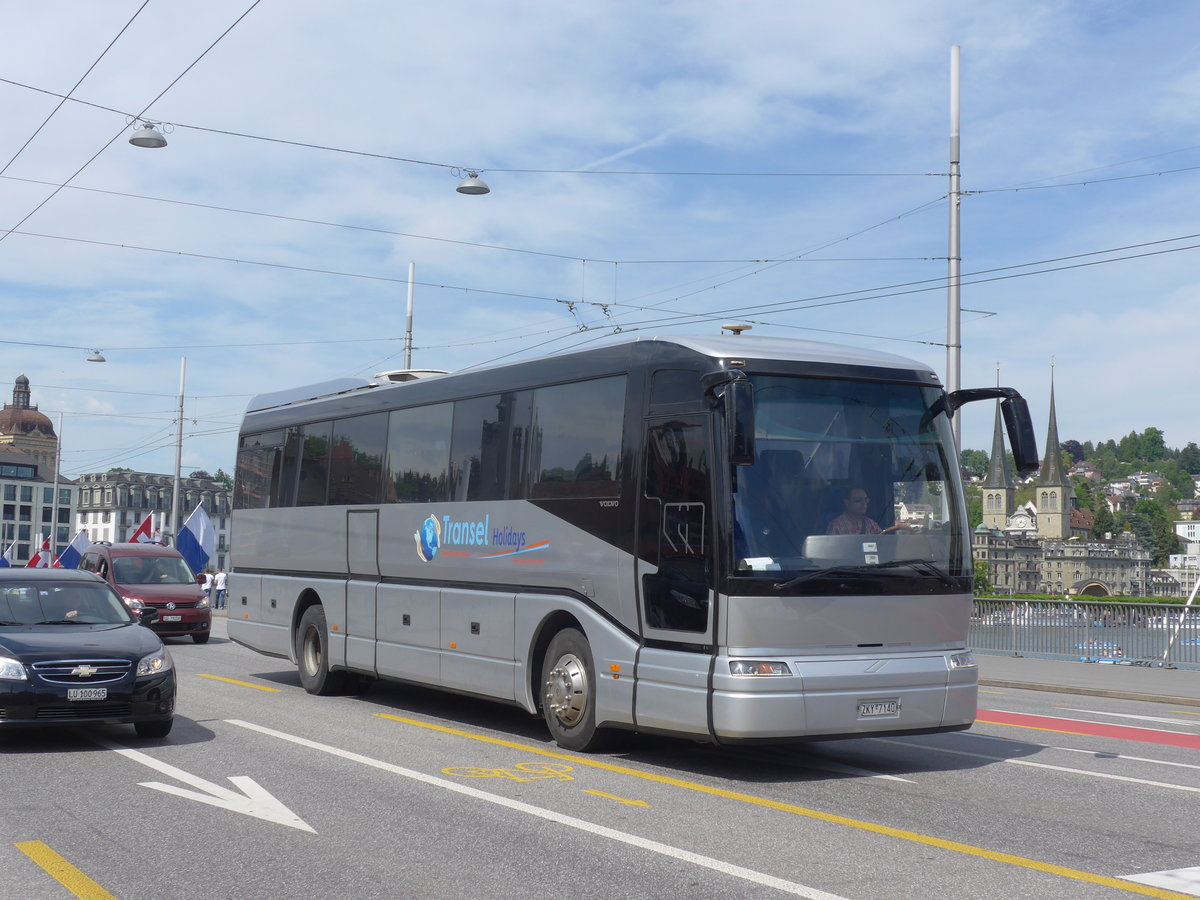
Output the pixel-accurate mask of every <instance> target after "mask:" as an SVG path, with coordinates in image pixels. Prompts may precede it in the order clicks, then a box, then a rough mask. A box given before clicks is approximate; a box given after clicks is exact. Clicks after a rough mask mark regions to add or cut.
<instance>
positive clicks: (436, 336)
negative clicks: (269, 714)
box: [0, 0, 1200, 475]
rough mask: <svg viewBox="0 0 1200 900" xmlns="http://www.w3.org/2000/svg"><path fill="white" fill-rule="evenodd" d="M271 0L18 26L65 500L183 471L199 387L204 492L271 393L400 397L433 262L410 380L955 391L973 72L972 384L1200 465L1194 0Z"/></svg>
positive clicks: (17, 133) (4, 198)
mask: <svg viewBox="0 0 1200 900" xmlns="http://www.w3.org/2000/svg"><path fill="white" fill-rule="evenodd" d="M252 4H253V0H210V2H207V3H204V4H180V3H168V2H166V0H149V2H147V3H146V4H145V5H144V6H143V4H142V3H141V2H140V0H108V2H105V3H95V2H91V0H79V2H76V0H56V2H54V3H50V4H30V3H17V2H8V3H5V4H4V21H5V23H6V27H5V28H4V29H3V32H0V79H5V80H4V81H0V108H2V109H3V112H4V122H5V127H4V128H3V129H0V167H3V174H2V176H0V229H4V230H6V231H7V230H8V229H13V230H14V233H10V234H7V235H6V236H4V237H3V239H2V240H0V302H2V303H3V308H4V310H5V314H6V315H5V321H6V322H7V323H8V327H7V328H5V329H4V334H3V336H2V337H3V339H4V340H6V341H12V342H17V343H4V344H0V359H2V360H3V365H0V393H2V394H3V396H4V397H5V399H6V400H7V399H8V391H9V389H10V388H9V385H11V383H12V380H13V379H15V378H16V376H17V375H18V374H21V373H24V374H25V375H27V376H28V377H29V378H30V381H31V383H32V389H33V396H34V402H36V403H38V404H39V406H40V408H41V409H42V410H43V411H44V412H46V413H48V414H49V415H50V416H51V417H52V418H53V419H54V420H55V421H56V422H57V418H58V415H59V413H61V414H62V416H63V461H62V465H63V470H64V472H66V473H67V474H69V475H75V474H79V473H83V472H90V471H104V470H106V469H108V468H109V467H111V466H127V467H130V468H135V469H139V470H144V471H154V472H163V473H169V472H171V471H173V469H174V464H175V462H174V461H175V426H174V424H173V417H174V415H175V413H174V410H175V408H176V405H177V399H176V396H177V394H178V392H179V374H180V359H181V357H185V356H186V358H187V379H186V391H185V393H186V401H185V432H184V433H185V441H184V453H183V469H184V472H185V474H186V473H187V472H189V471H191V470H193V469H207V470H209V471H212V472H215V471H216V470H217V469H219V468H223V469H225V470H226V471H231V470H232V465H233V457H234V447H235V435H236V428H237V423H238V420H239V417H240V413H241V411H242V410H243V409H244V407H245V404H246V401H247V400H248V398H249V397H250V396H251V395H253V394H256V393H259V392H264V391H274V390H281V389H284V388H287V387H290V386H294V385H298V384H305V383H309V382H313V381H319V380H324V379H326V378H332V377H337V376H342V375H370V374H373V373H374V372H377V371H381V370H384V369H389V368H399V367H401V365H402V363H403V338H404V330H405V304H406V285H405V281H406V279H407V272H408V265H409V263H410V262H411V263H414V264H415V267H416V282H417V286H416V289H415V298H416V299H415V303H416V312H415V323H414V351H413V364H414V366H416V367H427V368H442V369H460V368H464V367H466V366H476V365H481V364H485V363H487V362H488V361H491V360H496V359H501V358H503V359H516V358H520V357H522V356H529V355H537V354H541V353H545V352H549V351H556V350H565V349H568V348H571V347H575V346H582V345H587V344H589V343H594V342H598V341H603V340H608V339H611V337H612V335H613V334H614V333H615V331H616V330H617V329H618V328H619V329H620V330H621V331H623V332H625V333H637V334H643V335H650V334H655V333H663V332H703V333H716V332H717V331H718V329H719V326H720V324H721V323H722V322H727V321H731V320H732V321H747V322H753V323H754V333H756V334H772V335H780V336H794V337H798V338H806V339H814V340H830V341H835V342H839V343H848V344H852V345H854V346H859V347H872V348H876V349H881V350H886V351H888V352H891V353H898V354H901V355H905V356H910V357H913V358H916V359H919V360H922V361H925V362H928V363H930V364H931V365H933V366H934V367H935V368H936V369H937V370H938V371H939V372H942V373H943V374H944V373H945V370H946V351H945V347H944V344H945V341H946V305H947V297H946V290H945V284H944V278H945V275H946V270H947V267H946V261H945V257H946V255H947V237H948V227H947V220H948V213H947V202H946V192H947V189H948V180H947V178H946V172H947V171H948V147H949V93H950V89H949V85H950V52H951V51H950V48H951V46H952V45H956V44H957V45H959V46H961V48H962V50H961V53H962V79H961V85H962V87H961V106H962V188H963V190H964V191H966V192H968V194H967V195H966V196H965V197H964V199H963V205H962V225H961V228H962V256H963V263H962V271H963V274H964V284H963V287H962V289H961V303H962V306H963V308H964V312H963V314H962V344H963V349H962V383H963V385H964V386H967V387H969V386H978V385H990V384H993V383H994V382H995V379H996V369H997V365H999V367H1000V377H1001V381H1002V382H1003V383H1005V384H1009V385H1012V386H1014V387H1016V388H1018V389H1019V390H1020V391H1022V392H1023V393H1024V394H1025V395H1026V397H1027V398H1028V399H1029V401H1030V405H1031V408H1032V410H1033V413H1034V416H1035V420H1036V423H1037V430H1038V434H1039V439H1041V438H1043V437H1044V435H1045V428H1046V414H1047V405H1048V395H1049V382H1050V372H1051V365H1052V364H1053V366H1054V377H1055V384H1056V396H1057V403H1058V423H1059V433H1060V435H1061V437H1062V438H1063V439H1068V438H1075V439H1078V440H1081V441H1083V440H1104V439H1107V438H1114V439H1119V438H1120V437H1121V436H1122V435H1124V434H1127V433H1129V432H1130V431H1133V430H1138V431H1140V430H1143V429H1145V428H1146V427H1149V426H1155V427H1158V428H1161V429H1162V430H1163V431H1164V432H1165V434H1166V439H1167V443H1168V444H1169V445H1171V446H1175V447H1181V446H1183V445H1184V444H1186V443H1188V442H1189V441H1198V442H1200V425H1197V424H1196V420H1195V408H1196V404H1195V399H1194V391H1193V390H1192V387H1191V382H1192V374H1193V371H1194V365H1192V364H1191V363H1192V360H1193V358H1194V356H1195V346H1196V344H1195V338H1194V332H1195V325H1196V319H1197V314H1196V309H1197V302H1196V301H1197V295H1198V285H1197V282H1198V280H1200V276H1198V274H1197V273H1198V271H1200V270H1198V267H1197V262H1198V261H1200V249H1193V248H1195V247H1197V246H1200V237H1197V235H1198V234H1200V221H1198V215H1197V212H1196V210H1197V208H1198V204H1197V202H1196V199H1195V195H1196V189H1197V184H1198V183H1200V135H1197V133H1196V132H1197V122H1200V116H1198V115H1197V113H1198V112H1200V109H1198V107H1200V53H1197V44H1198V43H1200V38H1197V37H1196V36H1197V35H1200V7H1198V6H1196V5H1194V4H1189V3H1184V2H1163V3H1155V4H1144V3H1136V2H1022V0H1009V2H1002V3H995V2H980V3H976V4H963V3H950V2H940V0H937V2H935V0H925V2H921V0H915V2H906V3H895V2H888V0H880V2H849V3H840V4H829V3H816V2H787V3H785V2H745V0H740V2H715V0H705V2H662V3H655V4H645V3H635V2H618V0H599V2H595V3H591V4H575V5H573V6H570V7H568V5H565V4H545V3H534V2H510V3H505V4H501V5H498V4H495V3H489V2H468V0H448V2H444V3H441V4H437V5H436V8H433V5H430V4H420V5H416V4H395V3H389V2H384V0H378V2H376V0H358V2H346V3H340V4H328V3H317V2H311V0H288V2H286V3H284V2H281V0H260V2H259V3H257V4H253V5H252ZM426 6H428V7H430V8H424V7H426ZM418 7H420V8H418ZM139 8H140V12H139ZM247 10H249V11H248V12H247ZM135 14H136V15H135ZM243 14H245V15H244V17H243V18H241V20H240V21H238V20H239V17H241V16H243ZM235 22H236V23H237V24H236V25H235V24H234V23H235ZM231 25H232V26H233V27H232V29H231V30H229V31H228V33H225V32H226V30H227V29H230V26H231ZM126 26H127V27H126ZM123 28H124V29H125V30H124V32H122V29H123ZM223 34H224V36H223V37H222V35H223ZM118 35H120V36H119V37H118ZM114 38H115V39H116V40H115V42H114ZM214 42H216V43H215V45H214ZM110 43H111V44H112V46H111V48H110V49H108V50H107V52H105V51H106V48H108V47H109V45H110ZM97 59H99V61H98V62H97ZM93 63H95V66H94V68H92V69H91V71H90V72H89V71H88V70H89V67H90V66H92V65H93ZM189 67H190V68H189ZM85 73H87V75H86V77H85V78H83V81H82V82H81V83H80V84H79V85H78V87H75V88H74V91H73V92H72V88H73V86H75V84H76V82H78V81H79V79H80V78H81V77H82V76H84V75H85ZM164 91H165V93H164ZM44 92H50V93H44ZM68 92H72V93H71V96H72V97H74V98H76V99H77V100H80V101H86V102H85V103H78V102H74V101H72V100H68V101H67V102H66V103H64V104H63V105H62V106H61V108H60V109H58V111H57V112H55V113H54V115H53V116H52V117H51V118H50V119H49V121H46V118H47V116H50V114H51V112H53V111H54V109H55V106H56V105H57V104H58V103H59V98H58V97H55V96H52V95H53V94H67V93H68ZM136 114H141V115H142V117H143V118H145V119H148V120H151V121H155V122H165V123H169V124H168V125H167V126H165V127H166V128H167V130H168V132H169V133H168V134H167V137H168V141H169V145H168V146H167V147H165V148H163V149H159V150H146V149H139V148H135V147H132V146H130V145H129V144H128V142H127V139H128V137H129V136H130V134H131V133H132V130H133V129H132V126H129V125H128V124H127V123H128V119H129V117H131V116H134V115H136ZM43 122H45V125H44V127H42V128H41V130H40V131H37V130H38V128H39V126H40V125H42V124H43ZM35 132H37V133H36V135H35ZM31 136H32V139H31ZM114 137H115V140H114ZM263 138H267V139H269V140H264V139H263ZM27 141H28V144H27V145H26V142H27ZM110 141H111V143H110ZM301 144H309V145H318V146H319V147H324V148H329V149H317V148H316V147H305V146H299V145H301ZM23 145H25V146H24V149H22V146H23ZM18 151H19V152H18ZM338 151H354V152H338ZM380 157H391V158H390V159H389V158H380ZM402 160H410V162H405V161H402ZM5 164H7V165H5ZM456 168H457V169H463V170H466V169H471V168H474V169H478V170H480V172H481V174H482V177H483V179H484V180H485V181H486V182H487V183H488V184H489V185H490V186H491V188H492V193H490V194H488V195H486V196H482V197H468V196H464V195H461V194H458V193H456V192H455V191H454V187H455V185H456V184H457V183H458V180H459V177H460V174H458V173H456V172H455V169H456ZM530 170H538V171H530ZM614 172H624V173H637V174H612V173H614ZM643 173H655V174H643ZM677 173H701V174H677ZM735 173H736V174H735ZM64 183H67V186H66V187H63V188H61V189H58V190H57V193H54V192H55V190H56V188H57V187H58V186H59V185H62V184H64ZM43 202H44V205H41V206H40V208H39V204H43ZM35 210H36V211H35ZM18 223H20V224H18ZM1010 276H1016V277H1010ZM833 301H836V302H833ZM40 345H50V346H40ZM92 348H95V349H100V350H102V351H103V353H104V355H105V356H106V358H107V359H108V362H107V363H104V364H96V363H88V362H86V361H85V359H86V357H87V355H88V353H87V351H88V350H89V349H92ZM963 415H964V420H963V444H964V446H965V447H974V448H978V449H984V450H987V449H988V448H989V447H990V445H991V438H990V430H991V424H992V411H991V409H990V408H987V409H984V408H983V406H982V405H981V406H979V407H978V408H976V407H968V408H967V409H966V410H964V413H963Z"/></svg>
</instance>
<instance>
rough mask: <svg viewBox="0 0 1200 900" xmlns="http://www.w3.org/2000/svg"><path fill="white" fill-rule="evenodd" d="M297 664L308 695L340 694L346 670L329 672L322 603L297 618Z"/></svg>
mask: <svg viewBox="0 0 1200 900" xmlns="http://www.w3.org/2000/svg"><path fill="white" fill-rule="evenodd" d="M296 664H297V666H298V667H299V669H300V684H302V685H303V686H304V689H305V690H306V691H308V692H309V693H310V694H320V695H322V696H328V695H329V694H337V693H341V691H342V688H343V686H344V684H345V681H346V673H345V672H331V671H329V626H328V624H327V623H326V621H325V607H323V606H320V605H318V606H310V607H309V608H308V609H306V610H305V611H304V615H303V616H301V617H300V628H299V630H298V631H297V632H296Z"/></svg>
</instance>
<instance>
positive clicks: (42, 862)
mask: <svg viewBox="0 0 1200 900" xmlns="http://www.w3.org/2000/svg"><path fill="white" fill-rule="evenodd" d="M13 846H14V847H16V848H17V849H18V850H20V851H21V852H22V853H24V854H25V855H26V856H28V857H29V858H30V859H32V860H33V861H34V862H35V863H37V864H38V865H39V866H41V867H42V868H43V869H45V870H46V872H48V873H49V874H50V875H52V876H53V877H54V880H55V881H57V882H58V883H59V884H61V885H62V886H63V887H65V888H66V889H67V890H68V891H70V892H71V893H72V894H74V895H75V896H76V897H78V898H79V900H117V898H116V897H114V896H113V895H112V894H110V893H109V892H108V891H106V890H105V889H104V888H102V887H100V885H98V884H96V882H94V881H92V879H90V878H88V877H87V876H86V875H84V874H83V873H82V872H80V871H79V870H78V869H77V868H75V867H74V866H73V865H71V864H70V863H69V862H67V861H66V860H65V859H63V857H62V856H60V855H59V854H58V853H55V852H54V851H53V850H51V849H50V847H49V846H48V845H47V844H45V843H43V842H42V841H22V842H21V843H19V844H13Z"/></svg>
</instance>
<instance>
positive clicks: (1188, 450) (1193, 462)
mask: <svg viewBox="0 0 1200 900" xmlns="http://www.w3.org/2000/svg"><path fill="white" fill-rule="evenodd" d="M1179 468H1181V469H1183V471H1185V472H1188V473H1189V474H1192V475H1196V474H1200V447H1197V446H1196V444H1195V442H1192V443H1189V444H1188V445H1187V446H1186V447H1184V448H1183V449H1182V450H1181V451H1179Z"/></svg>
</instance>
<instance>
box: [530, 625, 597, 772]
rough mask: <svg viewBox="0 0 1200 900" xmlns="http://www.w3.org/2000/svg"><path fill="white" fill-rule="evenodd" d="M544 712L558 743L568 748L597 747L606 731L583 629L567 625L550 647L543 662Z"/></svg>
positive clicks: (588, 646)
mask: <svg viewBox="0 0 1200 900" xmlns="http://www.w3.org/2000/svg"><path fill="white" fill-rule="evenodd" d="M541 685H542V689H541V700H542V714H543V715H544V716H545V718H546V725H548V726H549V728H550V734H551V736H552V737H553V738H554V741H555V743H557V744H558V746H560V747H562V748H563V749H564V750H580V751H584V750H595V749H597V748H598V747H599V745H600V743H601V742H602V738H603V734H604V733H603V732H602V731H601V730H600V729H598V728H597V727H596V667H595V665H594V664H593V663H592V648H591V646H590V645H589V644H588V641H587V638H586V637H584V636H583V632H581V631H579V630H578V629H576V628H565V629H563V630H562V631H560V632H559V633H558V634H556V635H555V636H554V637H553V638H552V639H551V641H550V646H549V647H547V648H546V659H545V661H544V662H543V663H542V682H541Z"/></svg>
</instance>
